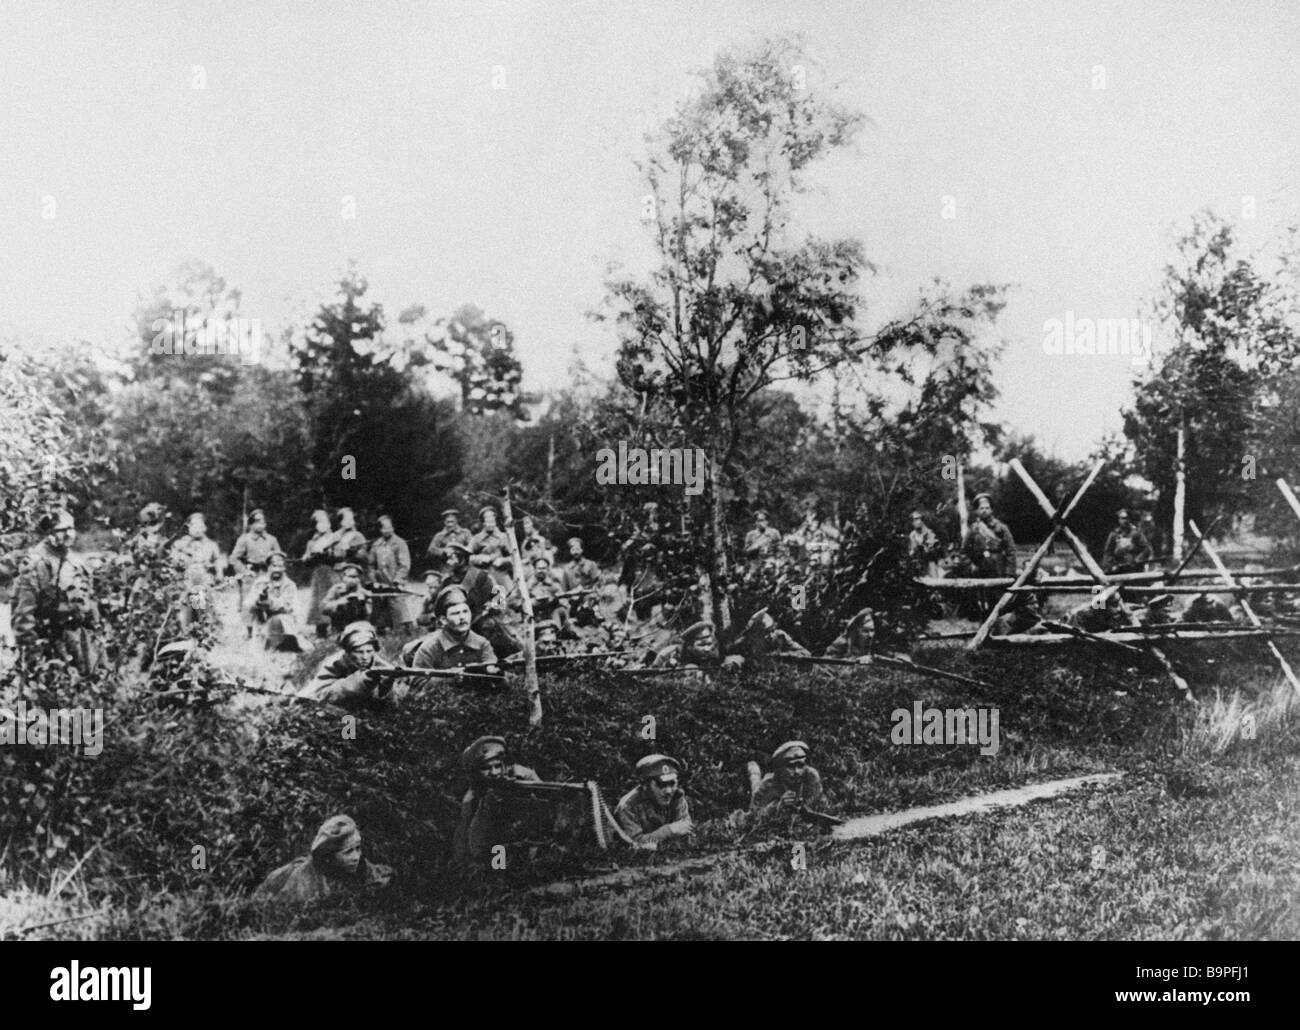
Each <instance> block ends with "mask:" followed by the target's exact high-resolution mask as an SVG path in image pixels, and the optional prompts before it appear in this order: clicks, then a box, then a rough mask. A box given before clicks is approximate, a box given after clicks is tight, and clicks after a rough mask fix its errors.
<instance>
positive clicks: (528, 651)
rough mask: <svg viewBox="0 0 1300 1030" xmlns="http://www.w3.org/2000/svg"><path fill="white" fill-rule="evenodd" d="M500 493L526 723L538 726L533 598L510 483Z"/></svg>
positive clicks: (539, 701) (539, 696) (539, 704)
mask: <svg viewBox="0 0 1300 1030" xmlns="http://www.w3.org/2000/svg"><path fill="white" fill-rule="evenodd" d="M501 496H502V500H501V514H502V516H503V518H504V521H505V531H506V540H507V541H508V542H509V544H510V558H511V561H512V562H513V564H514V570H515V584H516V585H517V586H518V587H519V597H520V599H521V600H522V601H523V606H524V692H525V693H526V694H527V695H528V725H529V726H540V725H541V724H542V688H541V686H540V685H539V684H538V682H537V638H536V634H535V632H534V627H533V599H532V598H531V597H529V596H528V583H527V581H526V580H525V579H524V560H523V558H522V557H521V556H520V554H519V541H517V540H516V539H515V518H514V513H513V512H512V511H511V509H510V487H506V488H505V490H503V491H502V494H501ZM503 657H504V656H503Z"/></svg>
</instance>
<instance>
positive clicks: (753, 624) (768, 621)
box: [741, 608, 775, 633]
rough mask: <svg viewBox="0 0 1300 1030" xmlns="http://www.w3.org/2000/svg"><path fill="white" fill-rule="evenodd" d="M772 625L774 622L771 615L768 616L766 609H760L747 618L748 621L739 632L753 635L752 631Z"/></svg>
mask: <svg viewBox="0 0 1300 1030" xmlns="http://www.w3.org/2000/svg"><path fill="white" fill-rule="evenodd" d="M774 624H775V620H774V619H773V618H772V616H771V615H769V614H768V612H767V609H766V608H760V609H759V610H758V611H756V612H755V613H754V614H753V615H751V616H750V617H749V621H748V622H747V623H745V628H744V629H743V630H742V631H741V632H742V633H753V632H754V630H756V629H758V628H759V627H760V626H762V627H763V628H764V629H766V628H767V627H769V626H771V625H774Z"/></svg>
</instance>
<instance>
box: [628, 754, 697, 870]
mask: <svg viewBox="0 0 1300 1030" xmlns="http://www.w3.org/2000/svg"><path fill="white" fill-rule="evenodd" d="M681 770H682V767H681V763H679V762H678V761H677V759H675V758H670V757H668V755H646V756H645V758H643V759H641V760H640V761H639V762H637V763H636V775H637V779H638V780H639V781H640V786H637V787H635V788H633V789H632V790H630V791H628V792H627V793H626V794H624V795H623V799H622V800H621V801H619V803H618V807H617V808H615V809H614V818H615V820H617V822H618V825H619V826H620V827H622V829H623V832H624V833H626V834H627V835H628V836H629V837H631V838H632V840H633V841H634V842H635V843H636V844H639V845H640V846H641V847H643V848H646V849H647V850H651V851H653V850H655V849H656V848H658V847H659V845H660V844H661V843H662V842H665V841H668V840H671V839H672V838H673V837H685V836H687V835H689V834H690V833H692V832H693V831H694V829H695V827H694V824H693V823H692V822H691V810H690V805H689V804H688V803H687V800H686V794H685V793H684V792H683V791H682V790H681V787H680V784H679V777H680V775H681Z"/></svg>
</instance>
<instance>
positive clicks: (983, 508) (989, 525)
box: [962, 494, 1016, 579]
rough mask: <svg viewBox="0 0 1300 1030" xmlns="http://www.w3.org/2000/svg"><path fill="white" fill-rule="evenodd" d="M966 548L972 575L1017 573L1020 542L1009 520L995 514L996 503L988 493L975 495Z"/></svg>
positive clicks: (991, 576)
mask: <svg viewBox="0 0 1300 1030" xmlns="http://www.w3.org/2000/svg"><path fill="white" fill-rule="evenodd" d="M962 551H963V553H964V554H965V555H966V558H967V560H968V561H969V562H970V565H971V569H972V574H973V575H975V576H977V577H979V578H981V579H991V578H997V577H1000V576H1014V575H1015V574H1016V542H1015V540H1014V539H1013V538H1012V536H1011V530H1009V529H1008V528H1007V525H1006V523H1005V522H1001V521H999V520H998V519H996V518H994V517H993V503H992V500H991V498H990V497H989V495H988V494H976V495H975V521H974V522H972V523H971V527H970V532H969V533H968V534H967V536H966V542H965V543H964V544H963V545H962Z"/></svg>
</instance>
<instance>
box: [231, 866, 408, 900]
mask: <svg viewBox="0 0 1300 1030" xmlns="http://www.w3.org/2000/svg"><path fill="white" fill-rule="evenodd" d="M392 875H393V871H392V869H390V868H389V867H388V866H386V865H377V864H375V863H373V862H367V861H366V860H365V859H362V860H361V864H360V865H359V866H358V867H357V875H356V876H355V877H349V878H346V879H345V878H344V877H342V876H336V875H334V874H332V873H327V872H325V871H324V870H323V869H322V868H321V867H320V866H318V865H317V864H316V863H315V862H314V861H313V860H312V857H311V856H310V855H304V856H303V857H302V858H295V859H294V860H293V861H292V862H288V863H286V864H285V865H282V866H280V868H279V869H277V870H275V872H273V873H271V875H270V876H268V877H267V878H266V879H265V880H264V881H262V885H261V886H260V887H258V888H257V890H256V891H254V892H253V897H254V898H258V899H263V900H267V901H286V902H291V903H296V904H306V903H309V902H313V901H319V900H320V899H321V898H328V897H329V896H330V895H332V894H335V893H337V892H339V891H341V890H348V889H356V888H358V887H361V888H364V887H386V886H388V882H389V880H390V879H391V878H392Z"/></svg>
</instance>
